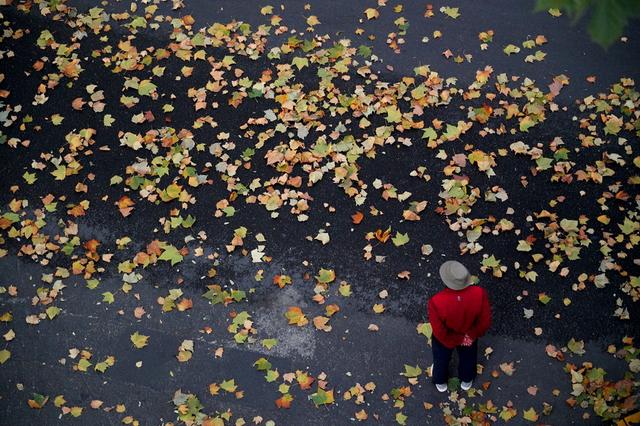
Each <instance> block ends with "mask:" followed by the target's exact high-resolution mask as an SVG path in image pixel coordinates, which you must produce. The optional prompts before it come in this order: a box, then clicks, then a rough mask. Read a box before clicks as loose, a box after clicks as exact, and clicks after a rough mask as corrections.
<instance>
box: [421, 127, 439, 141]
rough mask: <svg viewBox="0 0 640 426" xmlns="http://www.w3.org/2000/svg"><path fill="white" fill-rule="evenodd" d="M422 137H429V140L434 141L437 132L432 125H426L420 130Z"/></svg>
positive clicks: (436, 137)
mask: <svg viewBox="0 0 640 426" xmlns="http://www.w3.org/2000/svg"><path fill="white" fill-rule="evenodd" d="M422 139H429V141H434V140H436V139H438V134H437V133H436V131H435V130H433V128H432V127H427V128H426V129H424V131H423V132H422Z"/></svg>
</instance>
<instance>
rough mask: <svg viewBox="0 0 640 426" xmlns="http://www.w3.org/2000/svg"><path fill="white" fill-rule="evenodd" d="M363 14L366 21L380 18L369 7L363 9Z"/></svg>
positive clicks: (378, 13) (375, 11)
mask: <svg viewBox="0 0 640 426" xmlns="http://www.w3.org/2000/svg"><path fill="white" fill-rule="evenodd" d="M364 14H365V16H366V17H367V19H368V20H372V19H376V18H378V17H379V16H380V12H378V11H377V10H376V9H374V8H371V7H370V8H368V9H365V11H364Z"/></svg>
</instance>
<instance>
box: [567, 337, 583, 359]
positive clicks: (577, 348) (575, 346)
mask: <svg viewBox="0 0 640 426" xmlns="http://www.w3.org/2000/svg"><path fill="white" fill-rule="evenodd" d="M567 347H568V348H569V350H570V351H571V352H573V353H574V354H576V355H584V354H585V353H586V351H585V350H584V341H583V340H576V339H574V338H573V337H572V338H571V340H569V343H567Z"/></svg>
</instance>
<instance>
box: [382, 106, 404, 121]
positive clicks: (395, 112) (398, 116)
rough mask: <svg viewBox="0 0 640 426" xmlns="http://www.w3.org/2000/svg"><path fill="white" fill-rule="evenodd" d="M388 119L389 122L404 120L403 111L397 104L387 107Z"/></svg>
mask: <svg viewBox="0 0 640 426" xmlns="http://www.w3.org/2000/svg"><path fill="white" fill-rule="evenodd" d="M386 111H387V121H388V122H389V123H399V122H400V121H401V120H402V113H401V112H400V110H399V109H398V107H397V106H395V105H391V106H388V107H387V109H386Z"/></svg>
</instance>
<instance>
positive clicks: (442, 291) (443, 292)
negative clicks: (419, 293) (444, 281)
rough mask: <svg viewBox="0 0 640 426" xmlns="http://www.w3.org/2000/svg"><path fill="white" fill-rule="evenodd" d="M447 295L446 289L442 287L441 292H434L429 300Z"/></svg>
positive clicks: (435, 299) (436, 299)
mask: <svg viewBox="0 0 640 426" xmlns="http://www.w3.org/2000/svg"><path fill="white" fill-rule="evenodd" d="M445 295H446V289H442V290H440V291H439V292H437V293H436V294H434V295H433V296H431V297H430V298H429V301H434V302H435V301H438V300H440V299H442V298H443V297H445Z"/></svg>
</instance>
